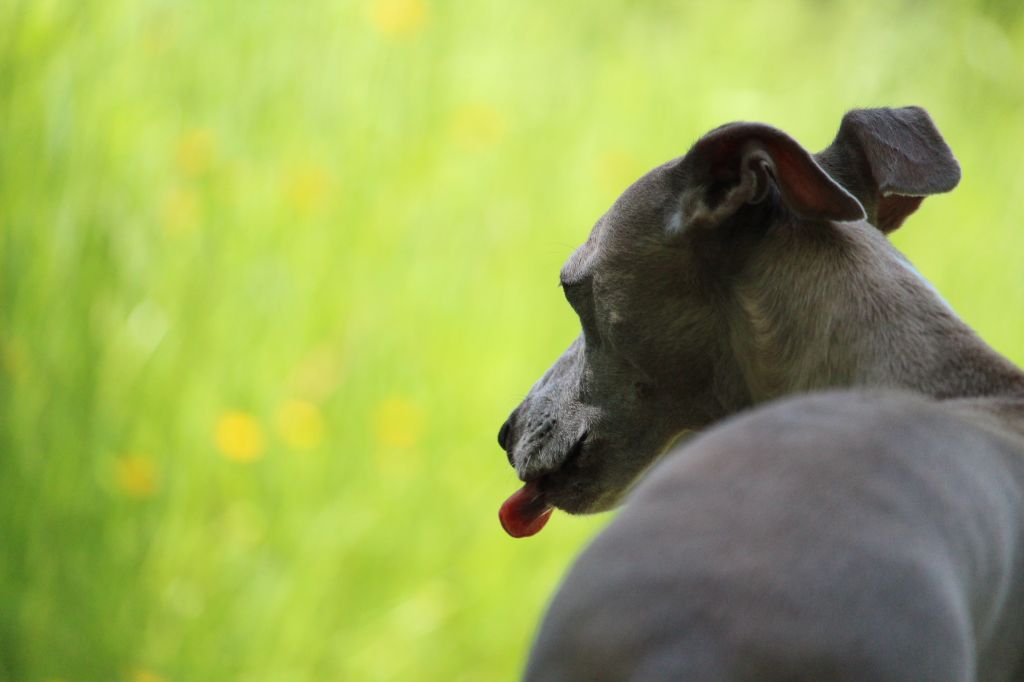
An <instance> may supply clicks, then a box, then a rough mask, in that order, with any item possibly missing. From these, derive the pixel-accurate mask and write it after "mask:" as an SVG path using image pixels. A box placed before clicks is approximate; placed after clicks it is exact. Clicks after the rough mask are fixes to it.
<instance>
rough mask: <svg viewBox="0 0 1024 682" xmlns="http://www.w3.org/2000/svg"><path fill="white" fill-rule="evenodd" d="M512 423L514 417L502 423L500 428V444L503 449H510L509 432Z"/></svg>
mask: <svg viewBox="0 0 1024 682" xmlns="http://www.w3.org/2000/svg"><path fill="white" fill-rule="evenodd" d="M511 424H512V419H511V418H510V419H507V420H505V423H504V424H502V425H501V429H499V430H498V445H500V446H501V449H502V450H508V432H509V431H511V430H512V426H511Z"/></svg>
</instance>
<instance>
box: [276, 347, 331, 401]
mask: <svg viewBox="0 0 1024 682" xmlns="http://www.w3.org/2000/svg"><path fill="white" fill-rule="evenodd" d="M344 373H345V366H344V360H343V357H342V354H341V351H339V350H338V349H337V348H335V347H334V346H332V345H330V344H324V345H322V346H320V347H318V348H315V349H314V350H313V351H311V352H310V353H309V354H308V355H307V356H306V357H305V358H303V359H302V361H301V362H300V363H299V365H298V366H297V367H296V368H295V369H294V370H293V371H292V373H291V375H290V376H289V377H288V390H289V391H291V392H292V393H293V394H294V395H299V396H302V397H303V398H306V399H309V400H313V401H316V402H323V401H324V400H326V399H327V398H329V397H330V396H331V394H332V393H334V392H335V391H336V390H337V389H338V386H339V385H340V384H341V381H342V379H343V378H344Z"/></svg>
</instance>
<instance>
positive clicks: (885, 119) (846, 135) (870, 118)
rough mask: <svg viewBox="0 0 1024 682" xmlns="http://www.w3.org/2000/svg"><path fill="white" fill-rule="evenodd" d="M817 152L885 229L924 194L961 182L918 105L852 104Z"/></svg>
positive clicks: (949, 155) (899, 220) (950, 157)
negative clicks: (869, 106) (825, 145)
mask: <svg viewBox="0 0 1024 682" xmlns="http://www.w3.org/2000/svg"><path fill="white" fill-rule="evenodd" d="M816 156H817V159H818V162H819V163H820V164H821V165H822V166H823V167H824V168H825V169H826V170H827V171H828V172H829V173H830V174H831V175H832V177H834V178H835V179H836V180H838V181H839V182H840V183H841V184H842V185H843V186H844V187H846V189H848V190H849V191H850V192H852V193H853V194H854V195H855V196H856V197H857V198H858V199H860V202H861V204H863V205H864V208H865V209H866V210H867V213H868V220H869V221H870V222H871V223H872V224H874V225H876V226H877V227H878V228H879V229H880V230H882V232H885V233H889V232H892V231H893V230H895V229H896V228H897V227H899V226H900V225H901V224H902V223H903V221H904V220H906V219H907V216H909V215H910V214H911V213H913V212H914V211H916V210H917V207H918V206H920V205H921V202H922V201H923V200H924V197H926V196H929V195H931V194H939V193H941V192H948V191H950V190H951V189H953V188H954V187H956V186H957V183H959V182H960V165H959V164H958V163H957V162H956V159H955V158H954V157H953V152H952V151H950V149H949V146H948V145H947V144H946V141H945V140H943V139H942V135H941V134H939V131H938V129H937V128H936V127H935V124H934V123H933V122H932V119H931V117H929V116H928V112H926V111H925V110H924V109H922V108H920V107H903V108H902V109H855V110H853V111H851V112H849V113H847V114H846V115H845V116H843V121H842V123H841V124H840V125H839V132H838V134H836V139H835V140H834V141H833V142H832V144H831V145H830V146H829V147H828V148H827V149H825V150H824V151H822V152H820V153H819V154H817V155H816Z"/></svg>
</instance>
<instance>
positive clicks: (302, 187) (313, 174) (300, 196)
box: [283, 165, 330, 214]
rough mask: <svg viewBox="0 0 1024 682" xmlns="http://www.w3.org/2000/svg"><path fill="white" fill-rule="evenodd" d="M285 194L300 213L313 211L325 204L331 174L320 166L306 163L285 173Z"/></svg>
mask: <svg viewBox="0 0 1024 682" xmlns="http://www.w3.org/2000/svg"><path fill="white" fill-rule="evenodd" d="M283 184H284V196H285V199H286V200H287V201H288V203H289V204H290V205H291V206H293V207H294V208H295V209H296V210H297V211H299V212H300V213H304V214H308V213H312V212H313V211H315V210H316V209H318V208H320V207H321V206H323V204H324V202H325V199H326V198H327V191H328V189H329V187H330V176H329V175H328V174H327V171H326V170H325V169H323V168H321V167H320V166H315V165H306V166H302V167H301V168H297V169H296V170H294V171H292V172H291V173H288V174H286V175H285V178H284V181H283Z"/></svg>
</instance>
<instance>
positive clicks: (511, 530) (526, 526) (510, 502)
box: [498, 481, 554, 538]
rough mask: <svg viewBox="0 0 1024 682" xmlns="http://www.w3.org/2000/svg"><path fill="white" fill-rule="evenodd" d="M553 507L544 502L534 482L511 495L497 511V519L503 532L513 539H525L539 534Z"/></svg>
mask: <svg viewBox="0 0 1024 682" xmlns="http://www.w3.org/2000/svg"><path fill="white" fill-rule="evenodd" d="M552 511H554V507H552V506H551V505H550V504H548V503H547V502H545V501H544V496H543V495H542V494H541V492H540V491H539V490H537V483H536V482H535V481H533V482H530V483H527V484H526V485H524V486H523V487H522V488H520V489H519V490H517V491H515V492H514V493H512V497H510V498H508V499H507V500H505V504H503V505H501V509H499V510H498V519H499V520H500V521H501V527H502V528H504V529H505V532H506V533H508V534H509V535H511V536H512V537H514V538H525V537H529V536H531V535H534V534H535V533H539V532H540V529H541V528H543V527H544V524H546V523H547V522H548V519H549V518H551V512H552Z"/></svg>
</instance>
